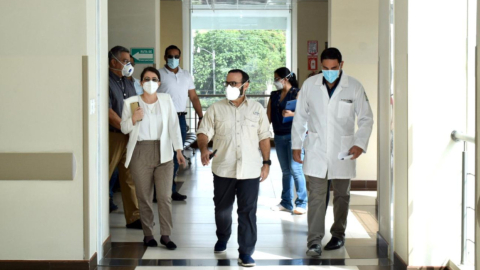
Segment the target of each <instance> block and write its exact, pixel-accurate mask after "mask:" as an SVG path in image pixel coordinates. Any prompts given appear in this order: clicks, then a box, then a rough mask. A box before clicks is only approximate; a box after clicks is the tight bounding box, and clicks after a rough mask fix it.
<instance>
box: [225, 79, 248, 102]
mask: <svg viewBox="0 0 480 270" xmlns="http://www.w3.org/2000/svg"><path fill="white" fill-rule="evenodd" d="M245 83H247V82H245ZM245 83H244V84H245ZM244 84H242V85H241V86H240V87H232V86H230V85H228V86H227V87H226V88H225V96H226V97H227V99H228V100H230V101H231V100H236V99H238V98H239V97H240V96H242V95H243V94H242V95H240V88H242V86H243V85H244ZM243 92H244V93H245V91H243Z"/></svg>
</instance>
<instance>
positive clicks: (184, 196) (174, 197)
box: [172, 192, 187, 201]
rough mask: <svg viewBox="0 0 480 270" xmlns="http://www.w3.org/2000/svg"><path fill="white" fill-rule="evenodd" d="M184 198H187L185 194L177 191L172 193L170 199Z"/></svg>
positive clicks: (178, 199)
mask: <svg viewBox="0 0 480 270" xmlns="http://www.w3.org/2000/svg"><path fill="white" fill-rule="evenodd" d="M185 199H187V196H186V195H182V194H180V193H178V192H175V193H172V200H174V201H184V200H185Z"/></svg>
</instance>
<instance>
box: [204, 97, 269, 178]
mask: <svg viewBox="0 0 480 270" xmlns="http://www.w3.org/2000/svg"><path fill="white" fill-rule="evenodd" d="M200 133H202V134H205V135H206V136H207V137H208V141H210V140H212V138H213V150H217V153H216V154H215V155H216V156H215V157H214V158H213V160H212V172H213V173H214V174H215V175H218V176H220V177H226V178H235V179H238V180H241V179H253V178H258V177H260V172H261V168H262V166H263V165H262V161H263V158H262V154H261V151H260V146H259V143H260V141H262V140H264V139H268V138H270V130H269V122H268V118H267V114H266V112H265V108H263V106H262V105H261V104H260V103H258V102H256V101H254V100H248V99H247V98H245V101H244V102H243V103H242V104H240V106H238V108H237V107H236V106H235V105H234V104H233V103H231V102H230V101H228V100H227V99H224V100H220V101H218V102H216V103H214V104H212V105H211V106H210V107H209V108H208V109H207V112H206V113H205V115H204V117H203V120H202V122H201V124H200V128H199V129H198V131H197V134H200Z"/></svg>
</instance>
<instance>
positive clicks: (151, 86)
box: [143, 81, 158, 94]
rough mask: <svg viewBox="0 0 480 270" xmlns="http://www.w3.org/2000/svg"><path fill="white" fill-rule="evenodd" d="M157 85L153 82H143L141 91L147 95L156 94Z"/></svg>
mask: <svg viewBox="0 0 480 270" xmlns="http://www.w3.org/2000/svg"><path fill="white" fill-rule="evenodd" d="M157 89H158V83H157V82H154V81H149V82H144V83H143V90H144V91H145V92H147V93H149V94H154V93H155V92H157Z"/></svg>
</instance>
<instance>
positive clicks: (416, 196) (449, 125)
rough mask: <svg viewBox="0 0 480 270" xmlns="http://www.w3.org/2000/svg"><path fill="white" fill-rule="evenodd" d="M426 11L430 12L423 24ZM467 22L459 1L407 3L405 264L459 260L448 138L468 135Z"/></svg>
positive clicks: (457, 205) (456, 150) (455, 182)
mask: <svg viewBox="0 0 480 270" xmlns="http://www.w3.org/2000/svg"><path fill="white" fill-rule="evenodd" d="M426 10H432V11H433V10H434V12H430V13H429V16H428V20H425V11H426ZM445 14H448V17H449V20H445ZM466 16H467V5H466V2H465V1H459V2H456V3H455V5H452V3H451V1H433V0H431V1H409V7H408V123H409V124H408V125H409V126H408V136H409V140H408V152H409V153H408V162H409V164H408V194H409V197H408V201H409V205H408V210H409V234H408V236H409V238H408V243H409V257H410V258H409V264H410V265H445V264H446V263H447V262H448V260H449V259H452V260H454V261H457V260H458V259H459V255H460V252H459V251H460V232H461V226H460V222H461V218H460V217H461V216H460V213H461V179H462V175H461V169H462V159H461V157H462V154H461V151H462V144H458V143H455V142H453V141H452V140H451V139H450V133H451V132H452V130H466V119H467V116H466V110H465V108H466V100H467V99H466V69H465V67H466V56H467V51H466V47H467V46H466V38H467V20H465V18H466ZM446 37H448V38H446ZM452 49H454V50H455V57H452V56H451V55H450V54H449V53H448V52H451V51H452ZM445 65H448V68H447V70H448V72H445ZM450 67H451V68H450ZM440 74H441V75H440ZM439 75H440V76H439ZM452 90H454V91H453V92H452ZM426 191H427V192H428V193H426ZM447 198H448V199H447ZM440 220H443V222H441V224H442V226H439V221H440ZM445 232H448V235H449V236H448V237H444V235H445Z"/></svg>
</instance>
